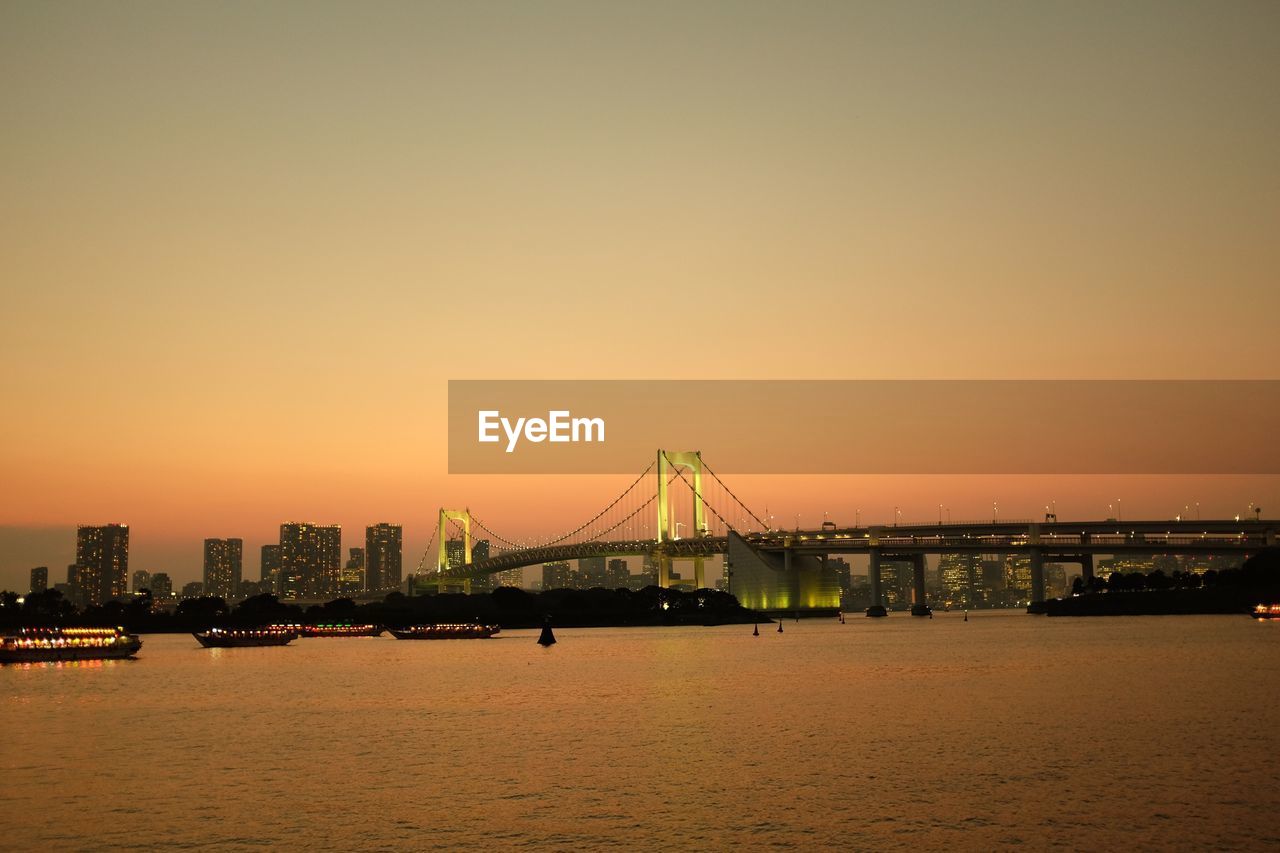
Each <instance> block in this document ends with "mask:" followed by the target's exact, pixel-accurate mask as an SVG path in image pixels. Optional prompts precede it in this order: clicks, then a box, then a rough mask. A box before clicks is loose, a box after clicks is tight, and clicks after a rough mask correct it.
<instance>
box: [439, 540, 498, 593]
mask: <svg viewBox="0 0 1280 853" xmlns="http://www.w3.org/2000/svg"><path fill="white" fill-rule="evenodd" d="M466 544H467V543H466V541H465V540H462V539H447V540H445V543H444V559H445V565H446V566H448V567H449V568H451V569H452V568H456V567H457V566H465V565H466V564H467V548H466ZM487 559H489V540H488V539H473V540H472V541H471V562H473V563H476V562H479V561H480V560H487ZM493 587H494V578H493V575H481V576H480V577H476V578H472V579H471V592H472V593H473V594H474V593H484V592H492V591H493Z"/></svg>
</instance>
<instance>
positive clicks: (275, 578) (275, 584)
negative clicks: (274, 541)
mask: <svg viewBox="0 0 1280 853" xmlns="http://www.w3.org/2000/svg"><path fill="white" fill-rule="evenodd" d="M258 566H259V570H258V585H259V586H260V587H262V588H263V590H264V591H265V590H270V591H271V592H274V593H277V594H278V593H279V592H280V546H279V545H263V546H262V558H261V560H260V562H259V563H258ZM264 585H265V586H264Z"/></svg>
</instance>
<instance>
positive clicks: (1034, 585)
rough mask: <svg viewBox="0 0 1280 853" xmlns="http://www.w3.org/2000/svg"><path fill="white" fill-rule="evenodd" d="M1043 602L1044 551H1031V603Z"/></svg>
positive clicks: (1039, 549)
mask: <svg viewBox="0 0 1280 853" xmlns="http://www.w3.org/2000/svg"><path fill="white" fill-rule="evenodd" d="M1041 601H1044V549H1043V548H1032V549H1031V603H1032V604H1035V603H1036V602H1041Z"/></svg>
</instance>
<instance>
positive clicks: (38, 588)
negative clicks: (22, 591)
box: [31, 566, 49, 592]
mask: <svg viewBox="0 0 1280 853" xmlns="http://www.w3.org/2000/svg"><path fill="white" fill-rule="evenodd" d="M48 588H49V567H48V566H36V567H35V568H34V569H32V570H31V591H32V592H44V591H45V590H46V589H48Z"/></svg>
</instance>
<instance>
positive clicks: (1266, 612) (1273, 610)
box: [1249, 604, 1280, 619]
mask: <svg viewBox="0 0 1280 853" xmlns="http://www.w3.org/2000/svg"><path fill="white" fill-rule="evenodd" d="M1249 615H1250V616H1252V617H1253V618H1254V619H1280V604H1259V605H1258V606H1257V607H1255V608H1253V610H1252V611H1250V613H1249Z"/></svg>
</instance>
